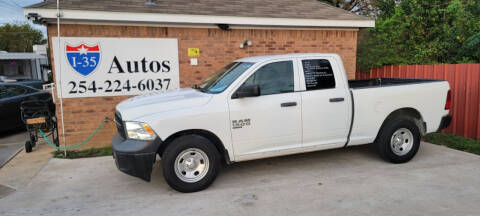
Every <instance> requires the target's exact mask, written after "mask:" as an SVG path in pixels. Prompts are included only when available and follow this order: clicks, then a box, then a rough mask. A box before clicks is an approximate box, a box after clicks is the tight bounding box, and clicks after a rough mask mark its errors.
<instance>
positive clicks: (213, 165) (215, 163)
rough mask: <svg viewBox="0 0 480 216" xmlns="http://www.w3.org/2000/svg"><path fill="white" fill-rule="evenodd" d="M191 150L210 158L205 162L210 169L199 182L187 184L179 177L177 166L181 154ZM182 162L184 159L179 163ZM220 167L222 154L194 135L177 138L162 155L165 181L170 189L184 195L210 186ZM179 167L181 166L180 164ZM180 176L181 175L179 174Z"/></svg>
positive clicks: (203, 138)
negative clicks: (197, 150) (199, 151)
mask: <svg viewBox="0 0 480 216" xmlns="http://www.w3.org/2000/svg"><path fill="white" fill-rule="evenodd" d="M191 149H199V150H201V151H203V153H205V155H206V156H207V157H208V161H207V162H205V163H208V166H207V167H208V169H206V171H205V173H204V176H203V178H201V179H199V180H198V181H195V182H186V181H183V180H182V179H180V178H179V177H178V176H177V172H178V171H177V172H176V168H175V164H176V160H177V157H179V156H180V154H183V153H184V152H185V151H188V150H191ZM180 161H182V159H180V160H179V161H178V162H180ZM219 165H220V154H219V153H218V151H217V149H216V148H215V145H214V144H213V143H212V142H211V141H210V140H208V139H207V138H205V137H202V136H199V135H194V134H191V135H184V136H181V137H178V138H176V139H175V140H173V141H172V142H171V143H170V144H169V145H168V147H167V148H166V149H165V151H164V152H163V155H162V169H163V176H164V178H165V180H166V181H167V183H168V185H170V187H172V188H173V189H175V190H177V191H179V192H183V193H190V192H196V191H200V190H203V189H205V188H207V187H208V186H210V184H212V182H213V181H214V180H215V178H216V177H217V174H218V170H219ZM178 166H181V165H180V164H179V165H178ZM195 173H197V172H195ZM202 173H203V172H202ZM182 174H183V172H182ZM178 175H181V174H180V173H179V172H178Z"/></svg>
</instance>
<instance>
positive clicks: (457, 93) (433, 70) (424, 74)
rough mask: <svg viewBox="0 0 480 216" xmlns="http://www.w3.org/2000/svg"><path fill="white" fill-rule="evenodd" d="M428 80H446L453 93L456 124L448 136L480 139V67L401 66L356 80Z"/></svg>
mask: <svg viewBox="0 0 480 216" xmlns="http://www.w3.org/2000/svg"><path fill="white" fill-rule="evenodd" d="M382 77H395V78H425V79H440V80H447V81H448V82H449V83H450V88H451V90H452V92H451V93H452V108H451V110H450V114H451V115H452V116H453V121H452V123H451V124H450V127H448V128H447V129H445V130H444V131H445V132H448V133H453V134H457V135H460V136H464V137H469V138H474V139H480V114H479V113H480V64H445V65H400V66H385V67H382V68H374V69H372V70H371V71H370V73H361V72H357V74H356V78H357V79H368V78H382Z"/></svg>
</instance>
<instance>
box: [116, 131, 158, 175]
mask: <svg viewBox="0 0 480 216" xmlns="http://www.w3.org/2000/svg"><path fill="white" fill-rule="evenodd" d="M161 143H162V141H161V140H160V139H159V138H156V139H155V140H149V141H144V140H134V139H124V138H123V137H121V136H120V135H119V134H116V135H115V136H114V137H113V140H112V146H113V157H114V158H115V164H116V165H117V168H118V169H119V170H120V171H122V172H124V173H126V174H128V175H131V176H135V177H138V178H141V179H143V180H145V181H148V182H149V181H150V177H151V175H152V167H153V163H155V157H156V155H157V149H158V147H159V146H160V144H161Z"/></svg>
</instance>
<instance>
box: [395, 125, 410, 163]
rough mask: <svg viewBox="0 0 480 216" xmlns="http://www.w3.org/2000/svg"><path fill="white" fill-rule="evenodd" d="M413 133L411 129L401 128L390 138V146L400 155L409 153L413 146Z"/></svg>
mask: <svg viewBox="0 0 480 216" xmlns="http://www.w3.org/2000/svg"><path fill="white" fill-rule="evenodd" d="M413 142H414V139H413V134H412V132H411V131H410V130H409V129H406V128H400V129H398V130H396V131H395V133H393V135H392V138H391V139H390V148H391V149H392V151H393V153H395V154H396V155H398V156H403V155H406V154H408V152H410V150H412V147H413Z"/></svg>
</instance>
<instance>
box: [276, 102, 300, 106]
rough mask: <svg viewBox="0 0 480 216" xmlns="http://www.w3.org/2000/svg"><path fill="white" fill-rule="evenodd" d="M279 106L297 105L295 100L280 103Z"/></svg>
mask: <svg viewBox="0 0 480 216" xmlns="http://www.w3.org/2000/svg"><path fill="white" fill-rule="evenodd" d="M280 106H281V107H291V106H297V102H286V103H281V104H280Z"/></svg>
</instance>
